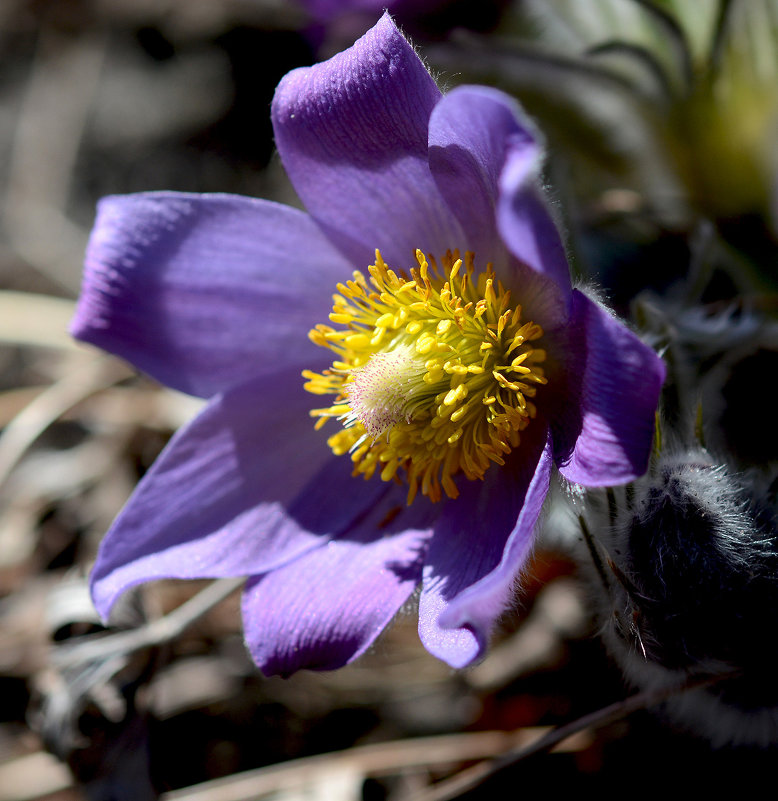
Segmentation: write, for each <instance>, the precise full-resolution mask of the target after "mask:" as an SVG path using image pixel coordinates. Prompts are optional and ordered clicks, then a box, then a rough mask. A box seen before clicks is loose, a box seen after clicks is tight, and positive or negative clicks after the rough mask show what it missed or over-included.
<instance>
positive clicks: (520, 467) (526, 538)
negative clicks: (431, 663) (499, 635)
mask: <svg viewBox="0 0 778 801" xmlns="http://www.w3.org/2000/svg"><path fill="white" fill-rule="evenodd" d="M551 465H552V455H551V444H550V437H549V434H548V428H547V427H546V426H544V425H543V424H542V422H541V421H540V420H535V421H534V422H533V424H532V425H530V426H529V428H528V429H527V430H526V431H525V432H523V433H522V441H521V444H520V445H519V447H518V448H517V449H516V450H515V451H514V452H513V453H512V454H511V455H510V457H509V458H508V459H507V460H506V465H505V467H501V468H499V469H498V468H492V469H491V470H489V471H488V472H487V474H486V478H485V480H484V482H483V484H481V483H479V482H476V481H468V482H461V484H460V489H461V495H460V497H459V498H457V500H456V501H453V502H451V503H449V504H448V505H447V507H446V509H445V510H444V512H443V514H442V515H441V517H440V520H439V521H438V523H437V524H436V526H435V533H434V536H433V538H432V541H431V543H430V548H429V552H428V554H427V561H426V564H425V567H424V586H423V589H422V595H421V600H420V603H419V635H420V636H421V639H422V642H423V643H424V646H425V647H426V648H427V650H428V651H429V652H430V653H432V654H433V655H434V656H437V657H439V658H440V659H443V660H444V661H446V662H448V664H449V665H451V666H452V667H455V668H460V667H464V666H465V665H468V664H470V663H471V662H472V661H473V660H475V659H477V658H478V657H479V656H481V654H482V653H483V652H484V650H485V649H486V647H487V644H488V638H489V634H490V632H491V629H492V626H493V624H494V622H495V620H496V619H497V617H498V616H499V615H500V614H501V613H502V612H503V611H505V609H506V608H507V607H508V606H509V603H510V593H511V591H512V589H513V585H514V583H515V581H516V578H517V576H518V573H519V571H520V570H521V568H522V566H523V565H524V563H525V562H526V560H527V557H528V555H529V553H530V550H531V548H532V542H533V533H534V529H535V524H536V523H537V520H538V516H539V514H540V509H541V507H542V505H543V501H544V499H545V497H546V493H547V492H548V487H549V481H550V476H551Z"/></svg>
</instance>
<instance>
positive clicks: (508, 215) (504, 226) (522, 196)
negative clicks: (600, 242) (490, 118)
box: [497, 107, 571, 297]
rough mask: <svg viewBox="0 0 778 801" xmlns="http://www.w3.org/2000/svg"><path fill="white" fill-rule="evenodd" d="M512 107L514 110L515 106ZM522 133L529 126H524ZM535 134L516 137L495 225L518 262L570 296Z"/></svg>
mask: <svg viewBox="0 0 778 801" xmlns="http://www.w3.org/2000/svg"><path fill="white" fill-rule="evenodd" d="M514 108H515V107H514ZM524 125H525V130H530V131H531V130H532V126H531V125H529V124H528V123H526V122H525V123H524ZM537 137H538V135H537V134H535V136H534V138H527V135H526V133H525V134H520V135H516V136H515V137H514V138H513V140H512V142H511V143H510V145H509V147H508V149H507V154H506V158H505V165H504V167H503V170H502V173H501V175H500V197H499V201H498V206H497V223H498V226H499V229H500V235H501V236H502V240H503V242H505V244H506V245H507V246H508V248H509V250H510V251H511V252H512V253H513V255H514V256H516V258H517V259H519V261H521V262H522V263H523V264H526V265H527V266H528V267H531V268H532V269H533V270H535V271H536V272H538V273H540V274H542V275H545V276H548V277H549V278H550V279H552V280H553V281H554V282H555V283H556V284H557V285H558V286H559V287H560V288H561V289H562V291H563V293H564V294H565V296H567V297H569V294H570V288H571V285H570V267H569V265H568V262H567V256H566V254H565V248H564V245H563V244H562V239H561V237H560V235H559V229H558V227H557V225H556V223H555V221H554V219H553V218H552V216H551V209H550V207H549V205H548V203H547V201H546V199H545V198H544V197H543V194H542V192H541V188H540V167H541V161H540V154H541V149H540V148H539V146H538V143H537V142H538V140H537Z"/></svg>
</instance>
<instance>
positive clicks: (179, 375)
mask: <svg viewBox="0 0 778 801" xmlns="http://www.w3.org/2000/svg"><path fill="white" fill-rule="evenodd" d="M259 231H261V232H262V234H261V235H258V232H259ZM302 260H304V261H305V264H306V269H300V265H301V261H302ZM349 270H350V266H349V265H348V263H347V262H345V260H344V259H343V258H342V256H341V255H340V254H339V253H338V251H337V250H336V249H335V248H334V247H333V246H332V244H331V243H330V242H329V241H328V240H327V239H326V238H325V237H324V236H323V235H322V234H321V232H320V231H319V229H318V228H317V226H316V225H315V224H314V223H313V222H312V221H311V219H310V218H309V217H308V216H307V215H306V214H305V213H303V212H300V211H297V210H296V209H292V208H289V207H287V206H281V205H279V204H277V203H269V202H268V201H263V200H254V199H251V198H244V197H238V196H233V195H188V194H180V193H175V192H152V193H148V194H140V195H127V196H115V197H107V198H104V199H103V200H102V201H101V202H100V205H99V207H98V215H97V220H96V222H95V227H94V229H93V231H92V235H91V238H90V241H89V246H88V248H87V253H86V264H85V270H84V281H83V286H82V290H81V295H80V297H79V301H78V307H77V310H76V316H75V318H74V320H73V323H72V325H71V332H72V333H73V335H74V336H75V337H77V338H78V339H81V340H83V341H85V342H91V343H92V344H93V345H97V346H98V347H101V348H104V349H105V350H108V351H111V352H112V353H115V354H117V355H118V356H122V357H123V358H125V359H127V360H128V361H129V362H132V364H134V365H135V366H136V367H138V368H140V369H141V370H143V371H145V372H147V373H149V375H152V376H154V378H156V379H158V380H159V381H161V382H162V383H164V384H167V385H168V386H170V387H174V388H175V389H178V390H181V391H182V392H188V393H189V394H192V395H198V396H200V397H204V398H207V397H210V396H211V395H213V394H215V393H217V392H221V391H223V390H225V389H228V388H229V387H231V386H234V385H235V384H238V383H241V382H242V381H245V380H246V379H247V378H248V377H250V376H251V375H255V374H258V373H261V372H274V371H276V370H278V369H279V368H280V367H281V366H284V365H300V366H301V367H303V366H307V367H310V366H311V365H312V364H313V363H315V362H316V360H317V358H320V354H319V353H318V352H317V351H318V349H317V348H316V347H314V346H313V345H311V343H310V342H309V341H308V340H307V338H306V336H305V334H306V333H307V331H308V329H309V328H311V326H313V325H314V324H315V323H316V322H319V321H321V320H323V319H326V317H327V313H328V311H329V307H330V305H331V303H330V295H331V293H332V287H333V286H334V284H335V282H337V281H339V280H340V279H341V278H342V277H343V275H344V273H345V274H346V275H348V273H349Z"/></svg>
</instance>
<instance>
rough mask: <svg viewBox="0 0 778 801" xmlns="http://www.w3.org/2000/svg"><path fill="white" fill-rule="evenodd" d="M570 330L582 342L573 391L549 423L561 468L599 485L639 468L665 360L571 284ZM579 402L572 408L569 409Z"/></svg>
mask: <svg viewBox="0 0 778 801" xmlns="http://www.w3.org/2000/svg"><path fill="white" fill-rule="evenodd" d="M571 330H572V331H574V332H576V331H577V332H579V333H578V334H577V335H576V339H578V340H579V341H581V342H585V349H586V351H585V353H584V354H582V355H581V361H584V360H585V364H584V365H583V369H582V370H581V368H580V366H578V367H576V368H575V369H576V370H579V371H580V373H581V374H582V377H581V386H580V389H579V390H578V395H579V398H578V399H577V400H576V401H570V402H569V403H568V404H567V406H566V413H565V414H564V415H559V416H558V419H557V420H556V421H555V425H554V441H555V444H556V445H557V454H556V460H557V464H558V466H559V472H560V473H562V475H563V476H564V477H565V478H567V479H568V480H569V481H574V482H576V483H579V484H585V485H586V486H589V487H603V486H609V485H611V484H621V483H624V482H627V481H631V480H632V479H634V478H637V477H638V476H641V475H643V473H645V471H646V468H647V467H648V458H649V455H650V451H651V442H652V438H653V434H654V414H655V412H656V407H657V402H658V400H659V392H660V390H661V388H662V383H663V382H664V378H665V366H664V363H663V362H662V360H661V359H660V358H659V357H658V356H657V355H656V353H654V351H653V350H652V349H651V348H649V347H648V345H645V344H644V343H643V342H641V341H640V339H638V337H637V336H635V334H633V333H632V332H631V331H630V330H629V329H628V328H627V327H626V326H625V325H624V324H623V323H621V322H620V321H619V320H617V319H616V318H615V317H613V316H612V315H611V314H610V313H609V312H608V311H606V310H605V309H603V308H602V307H601V306H599V305H597V304H596V303H594V302H592V301H591V300H589V298H587V297H586V296H585V295H584V294H582V293H581V292H579V291H578V290H575V291H574V292H573V305H572V322H571ZM576 406H577V407H578V409H579V411H578V413H577V414H576V413H574V409H575V408H576Z"/></svg>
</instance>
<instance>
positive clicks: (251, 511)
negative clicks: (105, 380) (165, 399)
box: [91, 371, 405, 617]
mask: <svg viewBox="0 0 778 801" xmlns="http://www.w3.org/2000/svg"><path fill="white" fill-rule="evenodd" d="M310 407H311V400H310V395H308V394H307V393H305V392H304V391H303V390H302V387H301V381H300V376H299V372H298V371H286V372H283V373H278V374H274V375H271V376H269V377H262V378H258V379H254V380H252V381H250V382H248V383H246V384H244V385H242V386H241V387H239V388H238V389H235V390H232V391H230V392H227V393H224V394H223V395H218V396H216V397H214V398H213V399H212V401H211V402H210V403H209V405H208V406H207V408H206V409H205V410H204V411H203V412H202V413H201V414H200V415H198V417H197V418H196V419H195V420H193V421H192V422H191V423H190V424H189V425H188V426H186V427H184V428H183V429H181V430H180V431H179V432H178V433H177V434H176V436H175V437H174V438H173V439H172V440H171V442H170V443H169V445H168V446H167V447H166V448H165V450H164V451H163V453H162V454H161V455H160V456H159V458H158V459H157V460H156V461H155V463H154V464H153V465H152V467H151V469H150V470H149V472H148V473H147V474H146V475H145V476H144V478H143V480H142V481H141V483H140V484H139V486H138V488H137V489H136V491H135V493H134V494H133V496H132V497H131V498H130V500H129V502H128V503H127V505H126V506H125V508H124V509H123V510H122V512H121V514H120V515H119V517H118V518H117V519H116V522H115V523H114V525H113V526H112V528H111V530H110V531H109V532H108V534H107V535H106V537H105V539H104V540H103V542H102V544H101V548H100V552H99V555H98V558H97V562H96V564H95V567H94V570H93V571H92V576H91V581H92V592H93V597H94V600H95V604H96V606H97V608H98V611H99V612H100V613H101V614H103V615H105V616H106V617H107V616H108V615H109V613H110V610H111V607H112V606H113V604H114V603H115V601H116V600H117V599H118V597H119V596H120V595H121V594H122V593H123V592H125V591H126V590H127V589H129V588H130V587H132V586H134V585H136V584H139V583H142V582H145V581H150V580H152V579H161V578H219V577H227V576H245V575H251V574H254V573H262V572H265V571H267V570H271V569H273V568H274V567H277V566H278V565H280V564H283V563H284V562H286V561H289V560H290V559H292V558H294V557H296V556H299V555H300V554H301V553H303V552H305V551H307V550H310V549H312V548H315V547H319V546H320V545H322V544H323V543H325V542H327V541H329V540H330V539H331V538H332V537H333V536H336V535H338V534H340V533H342V532H343V531H347V532H349V533H350V534H352V535H353V534H354V532H359V531H360V530H361V526H362V525H363V523H362V522H361V520H362V518H363V517H364V515H365V513H366V511H367V510H370V509H372V508H373V507H374V505H375V504H376V503H377V502H378V501H379V500H380V499H382V498H385V496H386V485H384V484H382V483H381V482H372V483H367V482H365V483H364V484H357V485H356V487H355V485H354V479H353V478H352V476H351V468H350V464H349V462H348V460H343V459H336V458H335V457H333V455H332V452H331V451H330V449H329V448H328V447H327V445H326V442H325V441H324V439H323V438H315V437H313V438H312V437H311V421H310V417H309V416H308V411H309V409H310ZM404 498H405V495H404V491H402V492H401V491H397V492H396V497H395V499H394V503H395V505H396V506H399V505H400V504H402V503H404ZM400 508H402V507H400ZM371 532H372V530H371Z"/></svg>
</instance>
